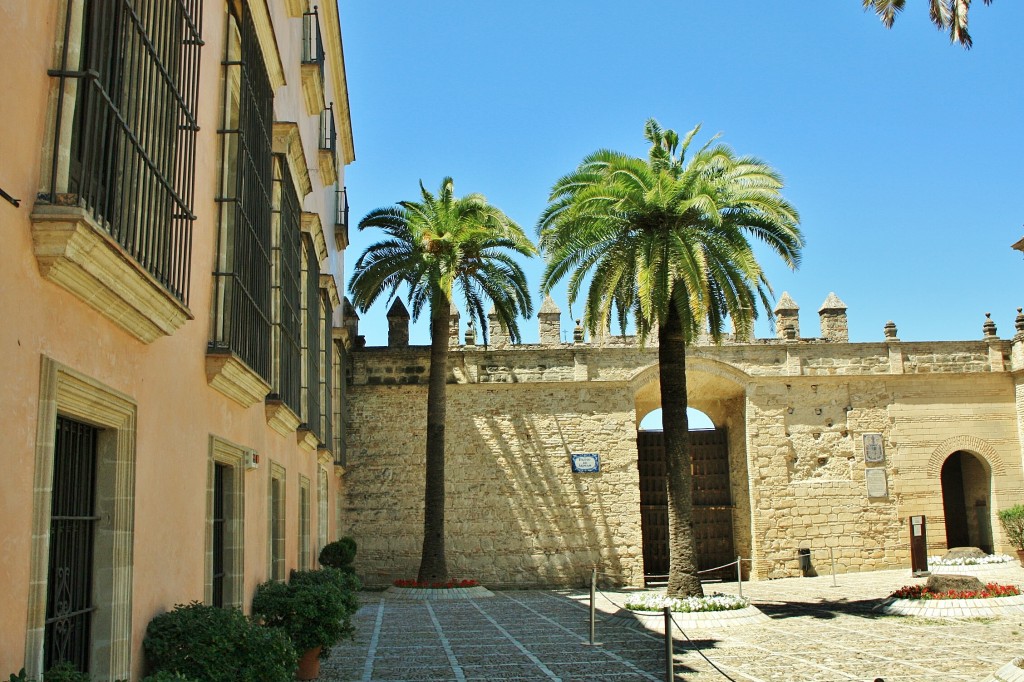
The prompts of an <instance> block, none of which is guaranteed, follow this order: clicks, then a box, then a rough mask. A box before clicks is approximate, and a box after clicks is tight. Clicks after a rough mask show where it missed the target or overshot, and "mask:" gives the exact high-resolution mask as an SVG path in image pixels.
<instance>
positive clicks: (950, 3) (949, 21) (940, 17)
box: [863, 0, 992, 50]
mask: <svg viewBox="0 0 1024 682" xmlns="http://www.w3.org/2000/svg"><path fill="white" fill-rule="evenodd" d="M984 2H985V4H986V5H991V4H992V0H984ZM905 5H906V0H863V6H864V9H865V10H874V12H875V14H877V15H878V17H879V18H880V19H881V20H882V24H883V25H884V26H885V27H886V28H892V25H893V23H895V21H896V15H897V14H899V13H900V12H902V11H903V8H904V6H905ZM970 9H971V0H928V18H929V19H931V22H932V23H933V24H935V27H936V28H938V29H939V30H940V31H949V42H951V43H959V44H960V45H963V47H964V49H966V50H969V49H971V47H972V46H973V45H974V41H973V40H972V39H971V34H970V33H968V31H967V22H968V13H969V12H970Z"/></svg>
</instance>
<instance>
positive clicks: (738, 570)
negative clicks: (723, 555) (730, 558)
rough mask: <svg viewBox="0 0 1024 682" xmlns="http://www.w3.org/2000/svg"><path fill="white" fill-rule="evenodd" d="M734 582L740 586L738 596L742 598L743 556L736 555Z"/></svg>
mask: <svg viewBox="0 0 1024 682" xmlns="http://www.w3.org/2000/svg"><path fill="white" fill-rule="evenodd" d="M736 583H737V584H738V585H739V586H740V598H741V599H742V598H743V557H739V556H738V557H736Z"/></svg>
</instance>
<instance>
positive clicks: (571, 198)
mask: <svg viewBox="0 0 1024 682" xmlns="http://www.w3.org/2000/svg"><path fill="white" fill-rule="evenodd" d="M699 130H700V126H697V127H696V128H694V129H693V130H691V131H690V132H689V133H687V134H686V136H685V137H684V138H683V139H682V141H681V142H680V139H679V136H678V135H677V134H676V133H675V132H674V131H672V130H663V129H662V128H661V127H660V126H659V125H658V123H657V122H656V121H655V120H654V119H650V120H648V121H647V124H646V126H645V129H644V133H645V137H646V138H647V141H648V142H650V143H651V148H650V152H649V154H648V158H647V159H646V160H644V159H640V158H636V157H633V156H628V155H626V154H620V153H618V152H613V151H608V150H599V151H596V152H594V153H593V154H590V155H589V156H587V157H586V158H585V159H583V161H582V162H581V163H580V165H579V166H578V167H577V168H576V170H575V171H573V172H571V173H569V174H568V175H566V176H564V177H562V178H561V179H559V180H558V181H557V182H556V183H555V185H554V187H553V188H552V190H551V195H550V197H549V198H548V202H549V203H548V206H547V208H546V209H545V210H544V212H543V213H542V214H541V217H540V220H539V221H538V231H539V233H540V247H541V251H542V253H543V254H544V257H545V261H546V267H545V270H544V275H543V279H542V282H541V290H542V293H548V292H549V291H550V290H551V288H552V287H553V286H554V285H555V284H556V283H557V282H558V281H560V280H561V279H562V278H563V277H565V276H566V275H569V282H568V289H569V300H570V303H572V302H573V301H575V300H576V298H577V296H578V295H579V294H580V292H581V290H582V289H583V288H586V304H585V307H584V313H583V314H584V320H585V324H586V326H587V327H588V328H589V329H590V332H591V333H592V334H593V333H595V332H596V331H597V330H598V328H599V327H600V328H607V326H608V325H609V324H610V323H611V322H612V319H613V317H615V318H616V319H617V320H618V322H619V324H620V326H622V327H625V324H626V322H627V320H628V319H629V318H632V320H633V322H634V323H635V325H636V328H637V333H638V335H639V336H640V338H641V340H644V339H646V338H647V336H648V335H650V334H651V333H652V332H653V331H654V330H655V329H657V338H658V344H659V346H658V367H659V378H660V381H661V406H662V417H663V422H664V434H665V457H666V463H667V465H668V467H667V468H668V477H667V487H668V499H669V584H668V594H669V595H672V596H691V595H700V594H703V591H702V589H701V585H700V579H699V577H698V575H697V564H696V560H695V554H696V551H695V548H694V538H693V522H692V518H691V509H692V489H691V486H692V474H691V470H690V455H689V425H688V423H687V418H686V405H687V398H686V346H687V345H688V344H689V343H691V342H692V341H693V340H694V339H695V338H696V337H697V335H698V333H699V332H700V330H701V328H702V327H703V326H704V325H705V324H706V325H707V326H708V330H709V331H710V333H711V335H712V338H714V339H715V340H716V341H718V340H720V339H721V337H722V333H723V328H724V325H725V323H726V320H727V319H731V320H732V323H733V325H734V326H735V328H736V330H737V332H738V333H739V334H743V335H744V337H745V336H746V334H748V333H749V332H750V330H751V329H752V324H753V319H754V318H755V317H756V315H757V306H756V302H757V300H760V301H761V303H762V305H764V306H765V307H766V308H768V304H769V300H768V295H769V294H770V293H771V287H770V285H769V283H768V281H767V279H766V278H765V275H764V273H763V272H762V270H761V268H760V266H759V265H758V262H757V259H756V258H755V257H754V253H753V250H752V248H751V244H750V242H749V241H748V237H755V238H757V239H759V240H760V241H761V242H763V243H764V244H765V245H767V246H768V248H770V249H771V250H773V251H775V252H776V253H777V254H778V255H779V256H781V257H782V259H783V261H784V262H785V263H786V264H787V265H789V266H790V267H791V268H795V267H796V266H797V264H798V263H799V260H800V249H801V247H802V246H803V237H802V236H801V234H800V230H799V228H798V223H799V217H798V216H797V212H796V210H795V209H794V208H793V207H792V206H791V205H790V204H789V203H788V202H787V201H786V200H785V199H783V197H782V196H781V194H780V190H781V189H782V179H781V178H780V176H779V175H778V173H776V172H775V171H774V170H773V169H772V168H770V167H769V166H767V165H766V164H765V163H763V162H762V161H760V160H758V159H756V158H753V157H738V156H736V155H735V153H734V152H733V151H732V150H731V149H730V148H729V147H727V146H725V145H723V144H718V143H716V139H717V138H712V139H711V140H710V141H709V142H708V143H707V144H705V145H704V146H703V147H701V148H700V149H698V150H697V151H696V152H695V153H693V154H692V156H691V157H690V158H689V159H686V154H687V152H688V151H689V148H690V145H691V143H692V141H693V138H694V136H695V135H696V134H697V132H698V131H699Z"/></svg>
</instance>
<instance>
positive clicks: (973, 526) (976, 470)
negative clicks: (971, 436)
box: [940, 450, 993, 553]
mask: <svg viewBox="0 0 1024 682" xmlns="http://www.w3.org/2000/svg"><path fill="white" fill-rule="evenodd" d="M940 480H941V482H942V510H943V516H944V518H945V522H946V546H947V547H980V548H981V549H982V550H983V551H985V552H989V553H991V552H992V547H993V543H992V524H991V506H992V502H991V500H992V488H991V480H992V472H991V469H990V468H989V466H988V463H987V462H985V460H984V459H983V458H981V457H978V456H977V455H975V454H973V453H971V452H969V451H967V450H957V451H956V452H954V453H953V454H951V455H949V457H947V458H946V460H945V461H944V462H943V463H942V469H941V471H940Z"/></svg>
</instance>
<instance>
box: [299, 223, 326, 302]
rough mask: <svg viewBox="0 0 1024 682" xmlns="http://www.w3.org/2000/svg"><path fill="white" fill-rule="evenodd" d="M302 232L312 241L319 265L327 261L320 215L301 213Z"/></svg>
mask: <svg viewBox="0 0 1024 682" xmlns="http://www.w3.org/2000/svg"><path fill="white" fill-rule="evenodd" d="M302 231H303V232H305V233H306V234H308V235H309V237H310V239H312V240H313V249H314V250H315V251H316V259H317V261H318V262H320V263H322V262H324V261H325V260H326V259H327V238H326V237H324V226H323V223H322V222H321V221H320V214H319V213H313V212H312V211H303V212H302ZM321 286H322V285H321Z"/></svg>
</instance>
